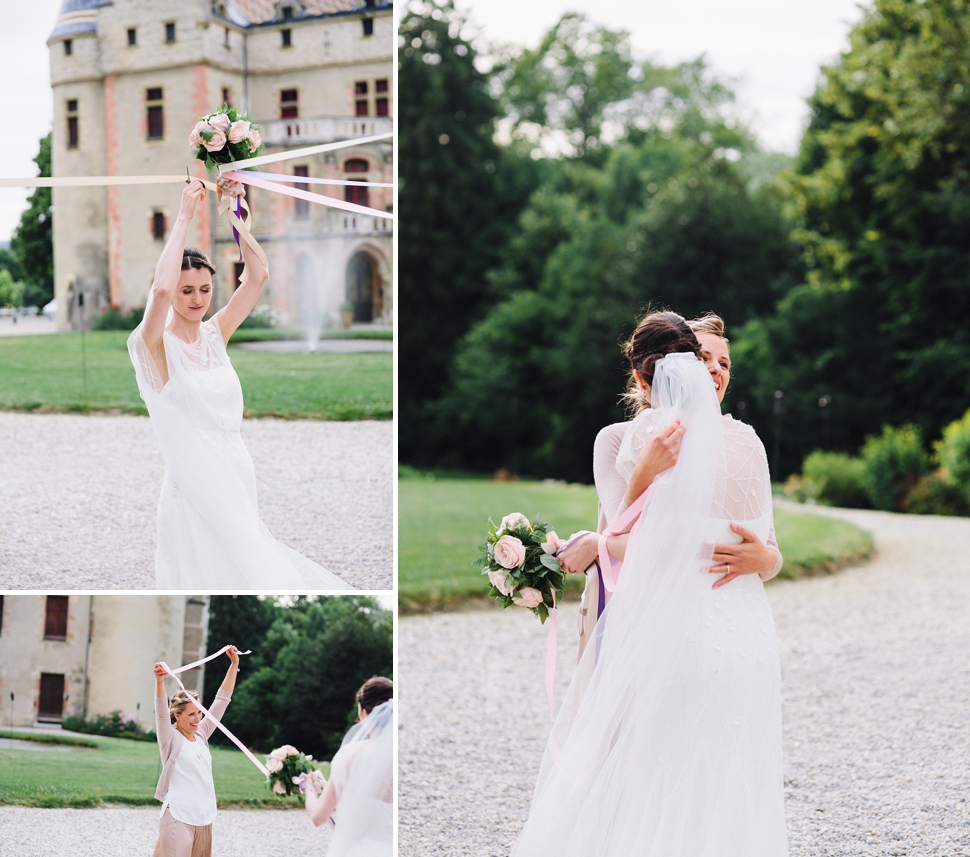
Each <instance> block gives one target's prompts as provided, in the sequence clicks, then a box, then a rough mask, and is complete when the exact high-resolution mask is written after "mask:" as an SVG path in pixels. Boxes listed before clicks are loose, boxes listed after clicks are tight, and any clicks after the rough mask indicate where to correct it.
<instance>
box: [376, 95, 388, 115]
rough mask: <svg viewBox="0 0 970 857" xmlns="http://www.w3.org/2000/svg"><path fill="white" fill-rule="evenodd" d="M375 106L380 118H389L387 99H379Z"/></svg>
mask: <svg viewBox="0 0 970 857" xmlns="http://www.w3.org/2000/svg"><path fill="white" fill-rule="evenodd" d="M374 106H375V107H376V108H377V115H378V116H388V115H389V114H388V112H387V99H386V98H378V99H377V101H376V102H374Z"/></svg>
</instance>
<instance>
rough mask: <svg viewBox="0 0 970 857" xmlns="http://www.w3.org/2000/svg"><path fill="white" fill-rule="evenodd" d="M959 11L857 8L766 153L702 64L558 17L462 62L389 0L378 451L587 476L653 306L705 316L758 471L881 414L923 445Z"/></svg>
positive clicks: (459, 46) (946, 319)
mask: <svg viewBox="0 0 970 857" xmlns="http://www.w3.org/2000/svg"><path fill="white" fill-rule="evenodd" d="M968 25H970V9H968V6H967V3H965V2H959V0H925V2H919V3H917V2H910V0H876V2H875V3H874V4H873V5H872V7H871V8H870V9H869V10H868V11H867V12H866V14H865V16H864V17H863V19H862V21H861V22H860V23H859V24H858V25H857V26H856V27H855V28H854V29H853V31H852V33H851V35H850V40H849V47H848V49H847V50H846V51H845V53H844V54H842V55H841V56H840V57H839V58H838V60H837V61H836V62H835V63H833V65H831V66H829V67H825V68H823V69H821V70H820V77H819V83H818V86H817V89H816V91H815V93H814V94H813V96H812V97H811V99H810V104H809V106H810V109H811V118H810V122H809V125H808V127H807V129H806V131H805V133H804V135H803V138H802V141H801V145H800V148H799V151H798V154H797V155H796V156H795V157H794V158H788V157H785V156H780V155H777V154H773V153H769V152H765V151H763V150H761V149H760V147H759V146H758V144H757V141H756V139H755V135H754V133H753V130H752V129H751V128H750V127H748V126H747V125H746V124H745V123H744V121H742V119H741V118H740V116H741V114H740V111H739V110H738V108H737V105H736V103H735V99H734V93H733V92H732V89H731V87H730V85H729V84H728V83H726V82H725V81H723V80H721V79H719V78H718V76H717V75H716V74H715V73H714V72H713V71H712V70H711V69H710V68H709V67H708V65H707V64H706V63H705V62H704V60H703V59H698V60H697V61H695V62H690V63H682V64H679V65H676V66H669V67H668V66H663V65H660V64H657V63H654V62H652V61H641V60H637V59H636V58H635V57H634V55H633V51H632V48H631V45H630V40H629V35H628V34H627V33H626V32H623V31H614V30H610V29H608V28H605V27H599V26H596V25H595V24H593V23H592V22H590V21H589V20H587V19H586V18H584V17H583V16H581V15H577V14H567V15H565V16H563V18H561V19H560V20H559V21H558V22H557V23H556V24H555V25H554V26H553V27H551V28H550V29H549V30H548V31H547V33H546V34H545V36H544V37H543V39H542V40H541V42H540V44H539V45H538V46H537V47H535V48H524V47H520V46H512V47H502V46H497V47H489V48H487V49H486V50H485V51H484V54H482V53H479V51H478V50H477V46H478V45H479V44H480V42H479V41H477V40H476V39H474V38H472V37H471V35H469V33H470V27H469V25H468V22H467V21H466V20H464V18H463V17H462V15H461V14H460V13H459V12H458V11H457V10H456V9H455V7H454V5H453V4H452V3H450V2H430V0H429V2H418V3H412V4H411V5H410V6H409V9H408V12H407V14H406V15H405V17H404V19H403V21H402V25H401V29H400V41H399V64H400V67H399V110H400V123H399V152H400V156H399V157H400V167H399V174H400V180H401V181H400V189H399V195H400V203H399V206H400V211H401V218H400V228H401V237H400V242H399V247H400V256H399V288H400V301H399V312H400V337H399V347H400V349H401V357H400V361H399V366H400V369H399V375H400V392H401V395H400V402H401V408H400V414H401V419H400V455H401V459H402V461H405V462H407V463H409V464H412V465H415V466H418V467H444V468H449V469H464V470H473V471H479V472H482V471H484V472H488V471H493V470H496V469H499V468H507V469H509V470H511V471H513V472H515V473H519V474H522V475H531V476H537V477H558V478H565V479H569V480H573V481H581V482H589V481H591V475H592V474H591V458H592V455H591V449H592V441H593V438H594V437H595V434H596V432H597V431H598V429H599V428H601V427H602V426H603V425H605V424H607V423H609V422H612V421H616V420H621V419H624V417H625V414H624V410H623V408H622V406H621V405H620V403H619V395H620V393H621V392H622V390H623V387H624V383H625V377H624V375H625V373H624V366H623V360H622V355H621V351H620V343H621V342H622V341H623V339H624V338H625V337H626V336H627V335H628V334H629V333H630V331H631V330H632V328H633V326H634V324H635V322H636V319H637V317H638V315H639V314H641V313H642V312H644V311H645V310H647V309H648V308H659V307H664V308H671V309H675V310H677V311H678V312H681V313H682V314H684V315H685V316H688V317H690V316H694V315H699V314H701V313H703V312H706V311H709V310H713V311H715V312H718V313H719V314H720V315H722V316H723V317H724V318H725V320H726V321H727V324H728V336H729V337H730V339H731V341H732V358H733V360H734V366H735V369H734V378H733V382H732V385H731V388H730V390H729V392H728V397H727V399H726V403H725V407H726V409H727V410H730V411H731V412H732V413H733V414H734V415H735V416H738V417H740V418H742V419H744V420H745V421H747V422H749V423H751V424H752V425H754V427H755V428H756V429H757V430H758V432H759V434H760V435H761V437H762V438H763V440H764V441H765V443H766V446H768V448H769V458H771V459H774V461H773V464H774V469H775V471H776V472H775V473H774V474H773V476H774V478H784V477H785V476H786V475H787V474H788V473H791V472H793V471H796V470H798V469H799V467H800V465H801V462H802V459H803V458H804V457H805V456H806V455H807V454H808V453H810V452H811V451H812V450H814V449H816V448H825V449H832V450H844V451H847V452H852V453H854V452H856V451H857V450H858V449H859V448H860V446H861V445H862V444H863V442H864V440H865V438H866V437H867V436H868V435H872V434H875V433H878V432H879V431H880V429H881V427H882V426H883V425H885V424H890V425H900V424H903V423H911V424H914V425H916V426H918V427H919V428H920V429H921V431H922V434H923V436H925V437H926V438H934V437H939V436H940V433H941V431H942V429H943V427H944V426H945V425H947V424H949V423H950V422H952V421H953V420H955V419H956V418H958V417H959V416H960V415H961V414H962V413H963V412H964V411H965V410H966V409H967V406H968V405H970V371H968V370H970V333H968V332H967V330H966V324H965V319H966V318H967V317H968V315H970V313H968V310H970V288H968V286H970V282H968V279H967V278H968V274H967V272H968V270H970V266H968V262H970V258H968V253H970V244H968V242H967V241H966V240H965V239H964V232H965V228H966V224H967V215H968V213H970V211H968V206H970V202H968V200H970V196H968V194H967V187H966V184H967V181H968V176H970V170H968V169H967V166H968V164H967V161H968V158H970V123H968V121H967V119H966V117H967V116H968V115H970V113H968V111H967V106H968V104H967V99H970V80H966V79H965V78H967V77H968V74H970V71H968V69H970V63H968V60H970V55H968V53H970V52H968V41H967V35H966V33H967V32H970V28H968ZM776 447H777V449H776ZM773 453H777V455H774V454H773Z"/></svg>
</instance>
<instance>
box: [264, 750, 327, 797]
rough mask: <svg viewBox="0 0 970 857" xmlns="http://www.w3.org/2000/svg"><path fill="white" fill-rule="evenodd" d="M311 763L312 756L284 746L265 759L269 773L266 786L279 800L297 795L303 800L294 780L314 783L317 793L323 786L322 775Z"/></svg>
mask: <svg viewBox="0 0 970 857" xmlns="http://www.w3.org/2000/svg"><path fill="white" fill-rule="evenodd" d="M312 761H313V756H307V755H306V754H304V753H301V752H300V751H299V750H297V749H296V747H294V746H293V745H292V744H284V745H283V746H282V747H279V748H277V749H276V750H273V752H272V753H270V754H269V755H268V756H267V757H266V767H267V768H269V772H270V773H269V777H268V778H267V780H266V785H267V786H269V788H270V789H271V790H272V791H273V792H274V793H275V794H277V795H279V796H280V797H281V798H282V797H284V796H285V795H297V796H298V797H299V798H300V800H303V792H302V791H300V787H299V785H298V784H297V783H295V782H294V779H296V780H297V781H299V780H300V779H310V780H311V781H313V782H314V783H315V785H316V787H317V791H318V792H319V791H321V790H322V787H323V785H325V782H324V781H323V774H322V773H320V772H319V771H318V770H317V769H316V767H315V766H314V765H312V764H311V762H312Z"/></svg>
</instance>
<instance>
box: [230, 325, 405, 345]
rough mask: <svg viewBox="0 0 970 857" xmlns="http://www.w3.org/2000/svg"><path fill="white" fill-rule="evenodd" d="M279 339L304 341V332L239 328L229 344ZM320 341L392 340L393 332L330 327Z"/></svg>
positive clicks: (323, 333) (284, 329) (381, 329)
mask: <svg viewBox="0 0 970 857" xmlns="http://www.w3.org/2000/svg"><path fill="white" fill-rule="evenodd" d="M281 339H291V340H292V339H306V331H305V330H289V329H287V328H285V327H240V328H239V329H238V330H236V331H234V332H233V334H232V336H230V337H229V344H230V345H232V344H233V343H235V342H276V341H279V340H281ZM320 339H385V340H386V339H394V331H393V330H385V329H384V328H377V329H375V330H361V329H359V328H358V329H357V330H351V329H349V328H347V329H344V328H342V327H332V328H329V329H327V330H321V331H320Z"/></svg>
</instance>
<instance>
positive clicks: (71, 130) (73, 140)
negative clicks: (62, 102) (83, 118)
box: [67, 116, 77, 149]
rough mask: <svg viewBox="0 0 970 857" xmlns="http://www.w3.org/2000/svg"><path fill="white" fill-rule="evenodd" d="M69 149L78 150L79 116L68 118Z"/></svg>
mask: <svg viewBox="0 0 970 857" xmlns="http://www.w3.org/2000/svg"><path fill="white" fill-rule="evenodd" d="M67 148H69V149H76V148H77V116H68V117H67Z"/></svg>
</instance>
